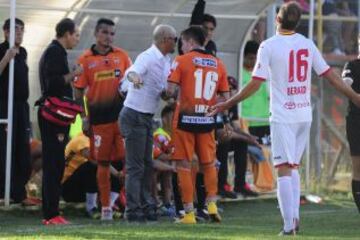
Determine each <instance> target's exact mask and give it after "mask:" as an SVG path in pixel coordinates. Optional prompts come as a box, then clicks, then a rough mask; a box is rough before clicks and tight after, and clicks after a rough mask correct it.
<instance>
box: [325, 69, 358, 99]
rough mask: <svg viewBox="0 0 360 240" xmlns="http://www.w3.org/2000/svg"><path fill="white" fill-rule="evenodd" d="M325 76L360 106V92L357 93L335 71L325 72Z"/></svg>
mask: <svg viewBox="0 0 360 240" xmlns="http://www.w3.org/2000/svg"><path fill="white" fill-rule="evenodd" d="M324 77H325V78H326V79H327V80H328V81H329V82H330V84H331V85H332V86H333V87H334V88H335V89H336V90H338V91H339V92H341V93H342V94H344V95H345V96H346V97H348V98H349V99H350V100H351V101H352V102H353V103H354V104H356V105H357V106H360V94H358V93H356V92H355V91H354V90H353V89H352V88H351V87H350V86H349V85H347V84H346V83H345V82H344V81H343V80H342V79H341V77H340V76H339V75H338V74H336V72H335V71H333V70H330V71H328V72H327V73H325V75H324Z"/></svg>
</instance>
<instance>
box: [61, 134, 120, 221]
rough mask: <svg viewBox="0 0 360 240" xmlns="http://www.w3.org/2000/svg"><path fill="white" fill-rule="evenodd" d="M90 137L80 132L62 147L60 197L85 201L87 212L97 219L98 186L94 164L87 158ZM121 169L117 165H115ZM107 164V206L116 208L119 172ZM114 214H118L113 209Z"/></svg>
mask: <svg viewBox="0 0 360 240" xmlns="http://www.w3.org/2000/svg"><path fill="white" fill-rule="evenodd" d="M90 159H91V154H90V139H89V138H88V137H87V136H85V135H84V134H82V133H81V134H79V135H77V136H76V137H74V138H73V139H72V140H71V141H70V142H69V143H68V144H67V146H66V148H65V161H66V162H65V171H64V176H63V179H62V197H63V199H64V200H65V201H66V202H76V203H81V202H86V212H87V215H88V216H89V217H91V218H93V219H100V217H101V213H100V211H99V210H98V209H99V208H98V204H97V202H98V187H97V182H96V172H97V165H96V162H95V161H91V160H90ZM116 167H117V169H121V168H122V167H121V166H116ZM117 169H116V168H114V167H113V166H111V170H110V171H111V193H110V199H111V206H112V207H113V208H116V206H115V201H116V200H117V198H118V197H119V192H120V188H121V185H122V182H123V181H122V180H121V179H123V175H122V172H121V171H118V170H117ZM113 216H114V217H118V218H119V217H120V216H121V214H120V213H119V212H116V211H114V215H113Z"/></svg>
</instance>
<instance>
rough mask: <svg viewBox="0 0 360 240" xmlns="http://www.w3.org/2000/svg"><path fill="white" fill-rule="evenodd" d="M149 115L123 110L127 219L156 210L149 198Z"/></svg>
mask: <svg viewBox="0 0 360 240" xmlns="http://www.w3.org/2000/svg"><path fill="white" fill-rule="evenodd" d="M152 118H153V116H152V115H151V114H144V113H140V112H138V111H135V110H133V109H130V108H127V107H124V108H123V109H122V110H121V112H120V128H121V132H122V134H123V136H124V138H125V150H126V157H125V168H126V178H125V189H126V210H125V213H126V215H127V216H131V215H132V216H135V215H136V216H142V215H143V214H147V213H148V212H149V211H153V210H154V208H155V201H154V199H153V198H152V195H151V182H152V173H153V165H152V148H153V130H152Z"/></svg>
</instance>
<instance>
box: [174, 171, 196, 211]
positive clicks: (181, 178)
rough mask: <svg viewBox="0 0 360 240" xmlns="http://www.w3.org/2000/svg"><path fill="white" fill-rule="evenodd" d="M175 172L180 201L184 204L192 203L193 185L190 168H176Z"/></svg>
mask: <svg viewBox="0 0 360 240" xmlns="http://www.w3.org/2000/svg"><path fill="white" fill-rule="evenodd" d="M177 174H178V183H179V187H180V192H181V198H182V201H183V203H184V204H192V203H193V201H194V198H193V194H194V187H193V183H192V176H191V170H190V169H185V168H178V169H177Z"/></svg>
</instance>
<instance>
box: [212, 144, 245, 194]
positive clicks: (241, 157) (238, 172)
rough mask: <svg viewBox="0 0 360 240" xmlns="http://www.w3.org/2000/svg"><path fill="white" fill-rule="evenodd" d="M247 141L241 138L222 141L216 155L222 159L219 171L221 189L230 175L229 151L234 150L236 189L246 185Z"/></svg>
mask: <svg viewBox="0 0 360 240" xmlns="http://www.w3.org/2000/svg"><path fill="white" fill-rule="evenodd" d="M247 146H248V145H247V143H246V142H244V141H241V140H231V141H228V142H224V143H220V144H219V145H218V147H217V150H216V155H217V158H218V160H219V161H220V163H221V165H220V169H219V173H218V177H219V180H218V184H219V185H218V186H219V190H223V189H224V184H226V183H227V176H228V153H229V152H230V151H234V164H235V179H234V189H235V190H237V189H241V188H243V187H244V185H245V174H246V169H247Z"/></svg>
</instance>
